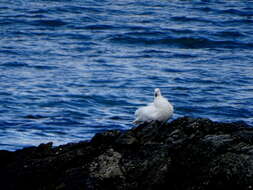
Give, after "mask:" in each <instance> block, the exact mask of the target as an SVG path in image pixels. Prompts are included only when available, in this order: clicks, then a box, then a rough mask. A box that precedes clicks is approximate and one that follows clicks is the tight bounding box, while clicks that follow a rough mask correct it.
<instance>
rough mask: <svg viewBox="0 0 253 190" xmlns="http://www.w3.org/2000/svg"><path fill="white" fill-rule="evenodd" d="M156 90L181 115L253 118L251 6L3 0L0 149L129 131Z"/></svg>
mask: <svg viewBox="0 0 253 190" xmlns="http://www.w3.org/2000/svg"><path fill="white" fill-rule="evenodd" d="M156 87H159V88H161V90H162V93H163V94H164V96H166V97H167V98H168V99H169V100H170V101H171V102H172V103H173V105H174V107H175V115H174V118H177V117H180V116H192V117H207V118H210V119H213V120H215V121H224V122H227V121H243V122H246V123H248V124H253V113H252V110H253V2H252V1H251V2H250V1H226V0H216V1H214V0H205V1H204V0H203V1H200V0H195V1H179V0H177V1H176V0H172V1H171V0H138V1H137V0H117V1H114V0H36V1H34V0H15V1H14V0H1V1H0V149H8V150H16V149H19V148H22V147H26V146H31V145H38V144H40V143H45V142H48V141H53V142H54V144H55V145H59V144H64V143H67V142H77V141H80V140H88V139H90V138H91V137H92V136H93V135H94V134H95V133H97V132H101V131H104V130H107V129H120V130H125V129H129V128H131V127H132V124H131V121H132V120H133V119H134V111H135V110H136V109H137V108H138V107H139V106H142V105H145V104H146V103H147V102H151V101H152V99H153V90H154V88H156Z"/></svg>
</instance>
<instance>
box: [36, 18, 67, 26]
mask: <svg viewBox="0 0 253 190" xmlns="http://www.w3.org/2000/svg"><path fill="white" fill-rule="evenodd" d="M31 24H33V25H36V26H47V27H60V26H64V25H66V24H67V23H66V22H63V21H62V20H59V19H58V20H35V21H33V22H31Z"/></svg>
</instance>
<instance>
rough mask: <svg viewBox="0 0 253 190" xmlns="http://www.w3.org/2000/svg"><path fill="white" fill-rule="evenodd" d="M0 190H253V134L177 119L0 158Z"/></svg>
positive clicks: (3, 153)
mask: <svg viewBox="0 0 253 190" xmlns="http://www.w3.org/2000/svg"><path fill="white" fill-rule="evenodd" d="M0 179H1V189H4V190H15V189H26V190H27V189H32V190H79V189H80V190H81V189H87V190H100V189H101V190H102V189H103V190H104V189H110V190H113V189H115V190H116V189H117V190H125V189H127V190H134V189H136V190H137V189H138V190H140V189H145V190H151V189H172V190H179V189H180V190H197V189H198V190H201V189H208V190H209V189H210V190H213V189H229V188H233V189H252V188H253V127H251V126H248V125H246V124H244V123H219V122H213V121H211V120H208V119H200V118H197V119H194V118H189V117H182V118H178V119H176V120H174V121H172V122H171V123H168V124H166V125H158V124H154V125H150V124H144V125H141V126H138V127H136V128H133V129H130V130H127V131H118V130H111V131H106V132H104V133H99V134H96V135H95V136H94V138H93V139H92V140H91V141H89V142H88V141H84V142H79V143H71V144H66V145H62V146H58V147H52V143H48V144H41V145H40V146H38V147H30V148H24V149H22V150H17V151H15V152H9V151H4V150H2V151H0Z"/></svg>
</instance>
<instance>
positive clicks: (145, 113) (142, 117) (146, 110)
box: [133, 88, 174, 124]
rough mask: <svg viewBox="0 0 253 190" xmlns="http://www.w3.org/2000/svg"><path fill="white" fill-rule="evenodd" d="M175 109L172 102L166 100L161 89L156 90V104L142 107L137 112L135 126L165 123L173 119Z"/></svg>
mask: <svg viewBox="0 0 253 190" xmlns="http://www.w3.org/2000/svg"><path fill="white" fill-rule="evenodd" d="M173 111H174V108H173V106H172V105H171V104H170V102H169V101H168V100H167V99H166V98H164V97H163V96H162V94H161V91H160V89H159V88H156V89H155V94H154V102H152V103H149V104H148V105H147V106H144V107H140V108H139V109H137V110H136V111H135V116H136V119H135V120H134V121H133V123H134V124H141V123H145V122H156V121H158V122H161V123H164V122H166V121H167V120H168V119H170V118H171V116H172V114H173Z"/></svg>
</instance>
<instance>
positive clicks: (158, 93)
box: [155, 88, 161, 98]
mask: <svg viewBox="0 0 253 190" xmlns="http://www.w3.org/2000/svg"><path fill="white" fill-rule="evenodd" d="M158 96H161V91H160V89H159V88H156V89H155V98H156V97H158Z"/></svg>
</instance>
